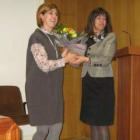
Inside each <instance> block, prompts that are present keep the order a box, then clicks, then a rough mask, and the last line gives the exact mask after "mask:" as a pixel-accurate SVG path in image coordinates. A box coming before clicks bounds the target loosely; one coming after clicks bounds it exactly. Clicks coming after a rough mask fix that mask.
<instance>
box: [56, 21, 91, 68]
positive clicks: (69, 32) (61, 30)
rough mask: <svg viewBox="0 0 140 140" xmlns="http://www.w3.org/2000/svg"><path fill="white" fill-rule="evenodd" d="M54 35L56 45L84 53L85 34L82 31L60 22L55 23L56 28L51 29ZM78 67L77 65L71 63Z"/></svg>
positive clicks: (80, 53)
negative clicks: (78, 31)
mask: <svg viewBox="0 0 140 140" xmlns="http://www.w3.org/2000/svg"><path fill="white" fill-rule="evenodd" d="M53 32H54V35H55V37H56V40H55V42H56V44H57V45H58V46H63V47H67V48H68V51H69V52H71V53H75V54H77V55H82V56H83V55H84V54H85V51H86V47H87V46H86V44H85V42H86V41H87V39H88V38H87V34H85V33H84V32H82V33H80V34H79V33H77V32H76V31H75V30H73V29H72V28H66V27H65V26H64V25H62V24H61V23H59V24H57V26H56V28H55V29H54V30H53ZM72 66H74V67H78V65H72Z"/></svg>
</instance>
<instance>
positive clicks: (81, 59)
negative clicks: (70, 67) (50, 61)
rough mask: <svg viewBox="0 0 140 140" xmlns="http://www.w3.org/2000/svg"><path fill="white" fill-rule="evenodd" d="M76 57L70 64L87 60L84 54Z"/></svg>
mask: <svg viewBox="0 0 140 140" xmlns="http://www.w3.org/2000/svg"><path fill="white" fill-rule="evenodd" d="M76 57H77V59H76V61H74V62H71V63H72V64H81V63H83V62H89V58H88V57H85V56H76Z"/></svg>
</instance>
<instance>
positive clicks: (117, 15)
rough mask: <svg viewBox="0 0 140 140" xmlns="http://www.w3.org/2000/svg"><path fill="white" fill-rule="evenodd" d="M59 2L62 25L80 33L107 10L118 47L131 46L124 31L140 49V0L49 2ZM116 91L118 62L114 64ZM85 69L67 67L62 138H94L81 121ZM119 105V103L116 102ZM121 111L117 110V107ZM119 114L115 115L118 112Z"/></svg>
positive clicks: (114, 131) (114, 138) (54, 1)
mask: <svg viewBox="0 0 140 140" xmlns="http://www.w3.org/2000/svg"><path fill="white" fill-rule="evenodd" d="M46 1H47V2H52V3H55V4H56V5H57V6H58V7H59V9H60V11H61V22H62V23H63V24H64V25H65V26H66V27H72V28H74V29H75V30H77V31H78V32H81V31H83V29H84V27H85V25H86V20H87V16H88V15H89V13H90V12H91V10H93V9H94V8H96V7H99V6H101V7H103V8H105V9H106V10H108V11H109V13H110V15H111V19H112V25H113V29H114V32H115V33H116V35H117V48H123V47H126V46H129V45H130V44H129V36H128V35H127V34H125V33H123V32H122V30H125V31H128V32H129V33H130V35H131V38H132V45H134V46H140V39H139V34H140V28H139V27H140V18H139V13H140V8H139V7H140V1H139V0H88V1H87V0H46ZM112 65H113V70H114V79H115V92H116V100H117V92H118V91H117V90H116V87H117V85H116V61H115V60H113V62H112ZM80 74H81V67H80V68H79V69H74V68H72V67H71V66H68V65H67V66H66V67H65V69H64V78H65V79H64V100H65V114H64V117H65V124H64V129H63V131H62V135H61V138H71V137H81V136H83V135H84V136H90V131H89V126H87V125H84V124H83V123H82V122H80V120H79V114H80V103H81V78H80ZM116 102H117V101H116ZM116 111H117V108H116ZM116 111H115V112H116ZM116 119H117V118H116V115H115V124H114V125H113V126H111V127H110V130H111V140H116V127H117V126H116Z"/></svg>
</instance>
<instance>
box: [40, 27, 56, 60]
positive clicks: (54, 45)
mask: <svg viewBox="0 0 140 140" xmlns="http://www.w3.org/2000/svg"><path fill="white" fill-rule="evenodd" d="M40 30H41V31H43V32H44V33H45V35H46V36H47V37H48V39H49V41H50V43H51V44H52V46H53V48H54V49H55V53H56V58H57V59H58V51H57V48H56V44H55V42H54V43H53V42H52V40H51V39H50V37H49V36H48V34H50V35H53V33H49V32H48V31H47V30H45V29H43V28H41V29H40Z"/></svg>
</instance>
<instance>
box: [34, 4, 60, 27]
mask: <svg viewBox="0 0 140 140" xmlns="http://www.w3.org/2000/svg"><path fill="white" fill-rule="evenodd" d="M52 9H56V11H57V14H58V21H59V18H60V11H59V9H58V7H57V6H56V5H55V4H53V3H44V4H42V5H40V6H39V7H38V10H37V13H36V20H37V25H38V27H41V26H43V22H42V19H41V17H40V14H43V15H44V14H45V13H47V12H48V11H50V10H52Z"/></svg>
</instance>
